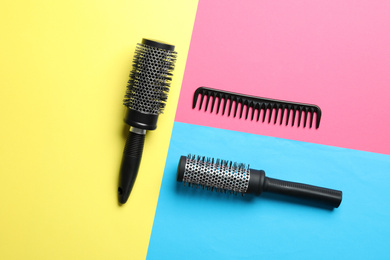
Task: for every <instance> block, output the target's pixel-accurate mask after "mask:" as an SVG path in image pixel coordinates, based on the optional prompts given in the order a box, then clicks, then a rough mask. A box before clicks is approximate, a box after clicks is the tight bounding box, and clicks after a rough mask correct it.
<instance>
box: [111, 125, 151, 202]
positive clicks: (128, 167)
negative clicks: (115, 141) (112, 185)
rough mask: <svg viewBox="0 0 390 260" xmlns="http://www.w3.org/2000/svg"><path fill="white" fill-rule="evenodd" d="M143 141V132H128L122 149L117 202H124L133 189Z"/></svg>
mask: <svg viewBox="0 0 390 260" xmlns="http://www.w3.org/2000/svg"><path fill="white" fill-rule="evenodd" d="M144 142H145V134H138V133H134V132H129V135H128V136H127V140H126V145H125V149H124V151H123V157H122V164H121V169H120V177H119V187H118V196H119V202H120V203H122V204H124V203H126V201H127V199H128V198H129V195H130V193H131V190H132V189H133V185H134V182H135V179H136V177H137V173H138V168H139V165H140V163H141V157H142V151H143V149H144Z"/></svg>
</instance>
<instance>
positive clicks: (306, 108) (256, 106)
mask: <svg viewBox="0 0 390 260" xmlns="http://www.w3.org/2000/svg"><path fill="white" fill-rule="evenodd" d="M199 96H200V103H199V110H201V108H202V103H203V100H204V99H205V97H206V98H207V99H206V105H205V111H207V108H208V105H209V101H210V98H212V101H211V102H212V104H211V110H210V112H211V113H212V112H213V110H214V106H215V103H217V114H218V113H219V111H220V108H221V103H222V100H223V107H222V115H224V114H225V111H226V109H227V103H229V108H228V116H230V114H231V111H232V109H234V114H233V117H236V115H237V110H238V104H240V105H241V109H240V118H242V115H243V112H244V107H246V113H245V119H248V116H249V113H250V112H249V111H250V109H249V108H251V115H250V119H251V120H253V118H254V115H255V111H257V119H256V121H259V119H260V111H261V110H263V119H262V122H264V121H265V119H266V116H267V113H266V112H267V110H268V111H269V112H268V123H270V122H271V117H272V113H273V111H275V121H274V124H276V122H277V120H278V113H279V110H280V112H281V115H280V119H279V121H280V124H282V122H283V116H284V114H286V117H287V118H286V125H288V123H289V118H290V114H292V126H294V122H295V121H296V114H297V112H298V119H297V121H298V122H297V123H298V127H299V126H300V124H301V118H302V116H304V121H303V127H306V122H307V119H308V117H309V114H310V118H309V121H310V124H309V126H310V128H311V127H312V125H313V120H314V114H316V122H315V124H316V128H318V127H319V126H320V120H321V109H320V108H319V107H318V106H316V105H311V104H304V103H298V102H291V101H284V100H277V99H270V98H263V97H255V96H249V95H243V94H238V93H233V92H228V91H223V90H217V89H212V88H207V87H199V88H198V89H197V90H196V91H195V93H194V99H193V104H192V108H193V109H194V108H195V107H196V103H197V100H198V98H199ZM217 100H218V101H217ZM228 100H229V102H228ZM233 103H234V104H235V105H234V107H233ZM285 111H286V113H285Z"/></svg>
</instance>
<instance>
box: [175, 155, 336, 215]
mask: <svg viewBox="0 0 390 260" xmlns="http://www.w3.org/2000/svg"><path fill="white" fill-rule="evenodd" d="M176 179H177V181H178V182H184V183H188V184H189V185H191V184H192V185H193V186H200V187H203V188H205V187H207V189H211V190H214V189H216V190H217V191H225V192H226V191H229V192H233V193H234V194H237V193H238V192H240V193H242V194H244V193H254V194H256V195H260V194H261V193H262V192H271V193H278V194H283V195H287V196H293V197H298V198H302V199H306V200H311V201H314V202H316V203H319V204H322V205H324V206H327V207H332V208H338V207H339V205H340V203H341V200H342V192H341V191H339V190H331V189H327V188H322V187H317V186H312V185H307V184H303V183H296V182H289V181H282V180H277V179H272V178H268V177H265V172H264V171H263V170H254V169H250V168H249V166H246V165H245V164H237V163H233V162H231V161H225V160H220V159H217V160H214V158H206V157H201V156H195V155H192V156H191V155H189V156H187V157H186V156H181V157H180V162H179V167H178V169H177V177H176Z"/></svg>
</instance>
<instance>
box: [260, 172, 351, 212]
mask: <svg viewBox="0 0 390 260" xmlns="http://www.w3.org/2000/svg"><path fill="white" fill-rule="evenodd" d="M263 191H264V192H272V193H278V194H283V195H288V196H293V197H298V198H303V199H308V200H312V201H315V202H318V203H321V204H324V205H326V206H329V207H333V208H337V207H338V206H339V205H340V203H341V200H342V195H343V193H342V192H341V191H339V190H332V189H327V188H322V187H317V186H312V185H307V184H303V183H297V182H289V181H282V180H278V179H273V178H268V177H265V179H264V184H263Z"/></svg>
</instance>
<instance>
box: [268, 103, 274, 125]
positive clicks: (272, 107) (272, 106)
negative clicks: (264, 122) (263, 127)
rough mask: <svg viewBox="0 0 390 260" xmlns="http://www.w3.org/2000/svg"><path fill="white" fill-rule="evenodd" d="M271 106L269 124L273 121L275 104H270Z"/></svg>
mask: <svg viewBox="0 0 390 260" xmlns="http://www.w3.org/2000/svg"><path fill="white" fill-rule="evenodd" d="M270 105H271V108H270V109H269V118H268V124H269V123H271V118H272V111H273V110H274V104H272V103H271V104H270Z"/></svg>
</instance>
